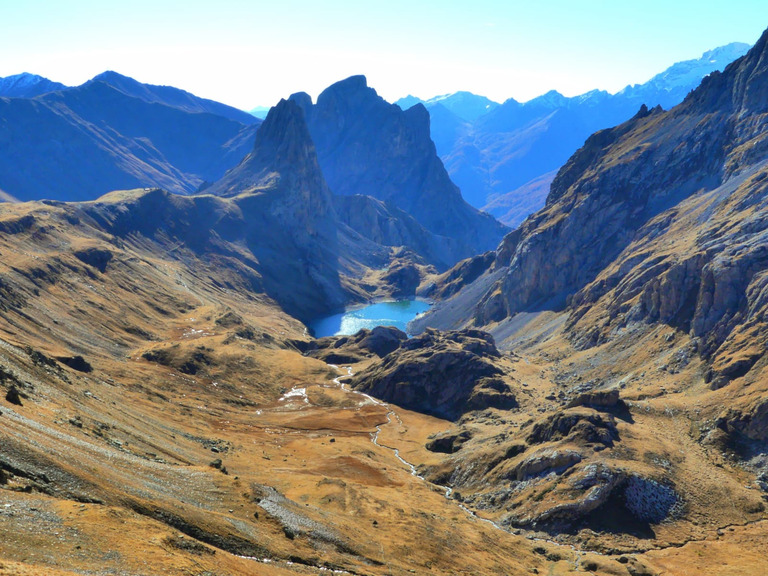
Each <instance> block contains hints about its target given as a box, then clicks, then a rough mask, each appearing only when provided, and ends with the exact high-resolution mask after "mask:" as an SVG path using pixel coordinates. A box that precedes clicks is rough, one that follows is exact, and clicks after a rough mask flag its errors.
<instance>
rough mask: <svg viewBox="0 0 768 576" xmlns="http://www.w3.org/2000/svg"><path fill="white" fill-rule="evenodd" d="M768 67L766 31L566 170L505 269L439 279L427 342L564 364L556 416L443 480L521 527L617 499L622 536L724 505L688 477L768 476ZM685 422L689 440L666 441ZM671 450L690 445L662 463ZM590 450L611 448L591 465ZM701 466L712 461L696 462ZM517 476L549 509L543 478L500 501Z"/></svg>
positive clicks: (467, 269) (587, 516)
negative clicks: (626, 529)
mask: <svg viewBox="0 0 768 576" xmlns="http://www.w3.org/2000/svg"><path fill="white" fill-rule="evenodd" d="M766 62H768V32H766V33H764V34H763V36H762V38H761V39H760V40H759V41H758V43H757V44H756V45H755V46H754V47H753V48H752V49H751V50H750V51H749V52H748V53H747V55H745V56H744V57H742V58H740V59H738V60H736V61H735V62H733V63H732V64H730V65H729V66H727V67H726V68H725V70H724V71H723V72H722V73H721V72H714V73H712V74H710V75H709V76H708V77H706V78H705V79H704V80H703V81H702V83H701V85H700V86H699V87H698V88H697V89H696V90H694V91H692V92H691V93H690V94H689V95H688V96H687V97H686V98H685V100H684V101H683V102H682V103H681V104H680V105H678V106H676V107H674V108H672V109H671V110H669V111H664V110H663V109H662V108H661V107H660V106H657V107H655V108H653V109H649V108H647V107H645V106H643V107H642V108H641V109H640V111H639V112H638V113H637V114H636V115H635V116H634V117H633V118H632V119H630V120H628V121H627V122H624V123H623V124H620V125H619V126H616V127H614V128H609V129H606V130H602V131H598V132H597V133H595V134H593V135H592V136H590V137H589V138H588V139H587V141H586V142H585V144H584V146H583V147H581V148H580V149H579V150H578V151H577V152H576V153H575V154H574V155H573V156H572V157H571V158H570V159H569V160H568V162H567V163H566V164H565V166H564V167H563V168H562V169H561V170H560V171H559V172H558V174H557V176H556V177H555V179H554V181H553V183H552V187H551V192H550V194H549V196H548V197H547V203H546V206H545V207H544V208H543V209H541V210H540V211H538V212H536V213H535V214H533V215H531V216H530V217H528V218H527V219H526V220H525V221H524V222H523V224H522V225H521V226H520V227H519V228H517V229H516V230H515V231H514V232H512V233H510V234H509V235H507V237H506V238H505V239H504V241H503V242H502V243H501V244H500V246H499V248H498V249H497V250H496V252H495V253H494V254H493V256H492V257H490V258H489V257H488V256H483V257H478V258H477V259H476V261H477V265H475V266H472V265H471V263H463V264H462V265H461V266H460V267H458V268H456V269H454V270H451V271H449V272H447V273H446V274H445V275H444V277H443V278H442V280H440V281H438V282H437V283H436V285H435V286H436V287H435V288H434V289H435V290H436V291H437V296H438V297H439V298H441V299H442V301H441V302H440V304H438V305H437V306H436V307H435V308H434V309H433V310H432V311H430V312H429V313H428V314H427V315H426V316H425V317H424V318H421V319H418V320H416V321H415V323H414V327H413V330H415V331H417V332H418V330H419V329H423V328H424V327H425V326H429V327H432V328H441V329H456V328H462V327H471V328H472V329H483V330H488V331H489V332H490V333H491V334H493V336H494V338H495V341H496V343H497V344H498V345H499V346H500V348H503V349H508V350H513V351H515V352H516V353H518V354H524V355H525V358H532V357H536V358H538V359H539V360H536V361H541V360H543V361H544V362H545V363H546V364H547V365H548V366H549V367H550V368H549V369H550V370H551V374H552V381H551V382H552V383H551V387H550V395H549V396H548V398H549V400H550V401H553V402H554V403H555V404H558V405H559V407H557V408H555V409H554V412H552V413H551V414H550V415H548V416H547V417H546V418H543V419H541V420H539V421H538V423H537V424H535V425H534V426H533V427H528V428H527V434H528V436H527V438H526V442H527V444H526V445H522V444H521V445H520V447H519V448H518V450H519V453H520V454H521V456H519V457H518V456H516V457H515V458H514V459H511V460H510V461H507V463H506V464H495V463H489V462H490V461H488V460H487V458H489V457H490V456H491V455H492V453H491V452H490V451H489V452H488V453H486V454H482V451H481V450H480V448H479V446H480V444H477V445H473V446H472V447H469V448H468V451H467V452H465V453H464V454H463V455H462V456H460V457H454V458H453V460H452V463H451V465H450V466H447V468H450V469H452V470H465V471H466V472H454V476H452V478H453V479H455V481H457V482H458V483H459V484H462V485H463V486H464V489H465V491H470V492H474V493H475V494H476V497H475V498H474V499H473V502H475V503H476V504H477V505H480V506H483V507H490V508H494V507H495V508H497V509H498V510H499V513H500V517H501V518H503V519H504V521H505V522H508V523H509V524H510V525H512V526H529V527H530V526H550V528H549V529H553V527H554V526H557V525H558V524H559V523H563V522H565V523H571V524H573V523H574V522H576V523H577V525H579V526H590V525H591V526H592V527H593V528H592V529H596V528H595V527H598V526H599V527H602V528H601V529H608V526H610V520H609V519H608V518H607V517H603V516H600V514H599V513H597V511H598V510H600V506H602V505H603V504H606V505H607V506H617V505H618V504H617V502H620V503H621V506H623V507H624V508H623V509H622V508H618V509H616V511H615V512H614V515H616V516H618V517H623V520H621V521H620V522H619V524H620V525H621V524H623V525H625V526H631V525H632V522H633V521H638V520H641V521H643V522H648V521H650V522H651V523H652V524H654V525H655V526H656V525H657V523H658V521H659V519H660V518H661V517H666V518H669V519H671V520H672V521H675V520H676V519H682V518H686V517H687V518H689V519H690V514H692V511H693V510H695V509H696V508H697V507H703V508H705V509H707V510H708V512H707V514H711V515H714V516H717V515H718V514H719V512H716V509H717V508H718V507H723V506H725V507H727V506H728V505H729V504H728V503H727V502H726V501H720V500H718V499H717V498H708V497H707V496H706V495H705V494H703V493H701V492H700V490H701V489H702V488H701V487H702V486H705V485H708V484H709V482H710V480H709V479H705V478H704V473H695V472H693V470H694V468H691V466H702V467H703V468H702V470H706V469H710V467H711V466H712V465H713V464H712V463H713V462H716V461H717V459H718V458H719V457H723V458H726V460H727V462H728V464H727V465H726V469H728V470H732V471H733V473H735V474H736V475H738V472H737V471H739V470H751V471H752V472H753V473H756V474H757V476H758V477H760V478H762V477H763V476H762V475H764V474H766V471H765V450H766V442H768V419H767V415H768V401H766V394H768V388H767V387H766V383H767V382H768V379H766V370H767V369H768V364H767V363H766V354H765V350H766V344H767V343H768V324H767V323H766V321H765V314H764V311H765V310H766V306H768V300H766V290H765V282H766V278H768V259H767V258H766V249H765V246H766V245H765V234H766V222H768V204H766V191H767V189H766V182H768V180H766V177H767V176H768V163H767V161H766V158H767V156H766V151H767V150H768V148H767V147H766V143H768V130H766V127H765V124H764V122H763V121H762V120H763V118H764V117H765V114H766V113H767V112H768V105H767V104H766V102H768V100H766V93H767V91H768V66H766ZM545 377H546V376H545ZM584 406H590V407H591V408H590V410H587V411H585V410H584V408H583V407H584ZM625 409H626V410H628V411H629V412H628V413H627V412H622V411H623V410H625ZM641 410H648V412H647V413H648V414H649V415H651V416H650V419H649V420H647V419H645V418H643V417H641V412H640V411H641ZM622 414H623V415H622ZM654 414H655V416H653V415H654ZM652 421H653V422H654V423H653V424H651V422H652ZM566 422H568V423H567V424H566ZM578 422H582V425H581V426H582V428H581V431H579V432H576V426H577V425H578V424H577V423H578ZM585 422H589V423H590V424H589V425H587V424H586V423H585ZM614 424H616V425H617V427H616V428H615V429H614ZM649 425H650V427H646V426H649ZM677 427H683V428H686V430H687V431H685V432H682V434H679V433H675V437H676V438H677V440H672V436H669V435H668V432H669V431H671V430H673V429H675V428H677ZM599 428H602V429H603V430H602V431H599V430H598V429H599ZM587 430H590V432H588V433H587V432H586V431H587ZM641 430H642V432H641ZM641 437H642V438H643V440H640V438H641ZM579 438H581V441H579ZM542 440H546V441H547V442H550V441H556V442H555V444H554V445H552V444H550V445H549V449H550V450H554V451H555V452H550V453H549V454H548V455H547V456H546V457H545V455H544V453H543V452H541V451H540V450H539V451H536V449H534V447H535V446H537V445H539V444H540V442H542ZM670 441H672V442H682V443H684V444H685V445H690V448H687V449H685V450H679V451H675V454H674V455H673V454H672V453H671V452H665V453H666V454H667V456H664V457H662V459H661V460H657V459H656V457H655V456H653V457H651V456H649V455H650V454H659V452H658V451H657V450H661V451H662V452H664V451H665V450H668V449H669V447H670V445H669V444H667V443H668V442H670ZM580 442H586V444H583V443H582V444H580ZM589 442H600V443H602V445H603V446H602V447H598V450H599V451H598V452H597V453H594V454H595V455H592V456H590V455H588V454H589V451H588V449H587V450H585V447H586V446H589ZM664 445H666V446H667V448H662V446H664ZM593 446H594V444H593ZM622 450H629V452H623V453H625V454H629V453H630V452H632V451H638V452H637V453H639V452H642V451H645V454H646V455H647V460H646V462H647V466H646V467H645V468H637V466H636V465H635V464H632V463H631V462H630V461H631V460H632V458H631V457H627V458H625V457H624V456H620V455H619V454H621V453H622V452H621V451H622ZM569 451H570V452H569ZM695 453H696V454H700V455H702V456H703V457H704V460H703V461H702V462H701V463H700V464H697V465H694V464H693V461H694V460H695V459H697V458H698V456H696V455H695ZM537 454H538V458H539V460H538V461H537V460H535V458H534V456H536V455H537ZM606 454H607V455H608V456H607V457H606ZM613 457H616V458H618V459H619V460H620V462H611V458H613ZM665 458H671V459H672V460H669V461H668V464H667V463H664V460H665ZM542 459H545V460H547V462H546V463H544V462H542V461H541V460H542ZM673 460H674V462H673ZM513 465H514V466H517V468H515V469H514V472H513V473H514V474H516V478H517V480H518V481H520V480H526V479H527V478H530V477H531V472H530V468H528V467H529V466H534V467H535V468H534V469H535V474H542V475H545V474H549V473H554V476H551V477H550V478H551V481H550V483H549V484H547V488H546V489H547V490H548V492H549V494H550V496H549V497H548V498H547V499H545V500H540V501H539V503H535V504H534V503H531V502H530V501H528V502H526V501H525V498H526V496H524V495H526V494H527V497H528V498H530V497H531V496H532V495H533V492H531V490H532V487H533V485H531V484H527V485H523V484H521V485H519V489H518V492H519V493H520V495H519V496H518V495H517V494H516V493H515V492H512V493H511V494H510V493H504V491H503V490H502V488H501V487H503V486H504V482H503V480H502V478H503V477H504V475H505V474H509V473H510V471H511V470H512V468H510V467H511V466H513ZM721 465H722V464H721ZM484 466H486V467H487V466H491V467H492V468H494V469H495V470H496V472H491V475H493V474H498V478H499V480H498V483H497V489H495V490H489V489H487V488H486V486H487V484H485V483H486V482H488V476H487V475H485V476H483V475H477V474H475V473H473V472H471V471H472V470H477V469H479V468H480V469H481V468H483V467H484ZM521 466H522V468H520V467H521ZM582 466H583V468H582ZM542 469H544V470H548V471H549V472H547V471H545V472H542ZM565 469H567V470H570V472H568V475H567V477H566V475H561V474H562V472H561V471H562V470H565ZM507 477H508V476H507ZM540 477H543V476H540ZM638 478H640V479H641V480H638ZM734 479H735V476H733V477H731V479H730V480H728V479H725V478H723V480H722V482H724V483H729V482H732V481H733V480H734ZM637 482H640V483H641V484H643V487H642V488H639V487H638V485H637ZM513 485H514V484H513ZM542 485H543V484H539V487H540V488H541V487H542ZM713 486H714V485H712V486H710V488H712V487H713ZM760 486H762V484H760ZM765 487H768V485H767V486H765ZM710 488H706V489H705V490H709V489H710ZM637 490H639V492H637ZM750 490H751V488H750ZM463 493H464V492H463ZM651 493H653V494H654V495H653V496H651ZM558 494H559V496H558ZM640 494H645V495H643V496H640ZM618 495H620V497H619V500H613V499H612V498H615V497H616V496H618ZM755 496H756V497H757V498H758V499H759V500H760V501H759V502H758V501H757V500H755V501H753V504H750V505H748V506H746V508H743V509H741V511H740V512H739V513H738V514H737V516H740V517H742V518H745V519H746V518H749V517H750V514H751V513H752V511H755V512H758V511H759V512H760V513H762V512H763V511H764V510H765V506H764V504H763V503H762V501H763V500H766V498H765V495H764V494H762V495H761V494H760V493H755ZM646 497H648V498H652V499H653V500H654V505H653V506H652V507H649V506H650V504H651V502H650V501H644V499H645V498H646ZM741 497H742V496H738V497H736V496H735V494H734V498H736V499H737V500H738V499H739V498H741ZM563 498H566V499H567V500H568V504H563ZM634 498H640V500H639V501H638V505H639V502H640V501H643V502H642V506H643V508H642V509H640V508H636V507H635V505H634V504H631V501H632V500H633V499H634ZM744 498H747V499H751V494H750V495H749V496H747V495H744ZM729 500H730V499H729ZM731 501H732V500H731ZM547 502H549V504H547ZM661 502H666V504H664V505H663V506H662V505H661V504H660V503H661ZM659 506H661V507H659ZM675 506H684V509H683V508H680V509H676V508H675ZM684 510H685V511H684ZM723 510H724V508H723ZM622 515H624V516H622ZM734 518H735V517H734ZM679 521H681V522H682V523H683V524H685V523H686V522H687V521H688V520H679ZM716 522H718V521H716ZM692 526H693V525H692V524H689V527H692ZM654 530H655V528H654ZM662 531H663V530H661V529H659V531H657V532H656V536H655V537H656V538H659V537H660V533H661V532H662ZM642 532H643V529H640V528H637V532H636V534H641V533H642ZM641 537H642V536H641Z"/></svg>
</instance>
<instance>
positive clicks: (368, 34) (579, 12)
mask: <svg viewBox="0 0 768 576" xmlns="http://www.w3.org/2000/svg"><path fill="white" fill-rule="evenodd" d="M0 7H1V8H2V11H1V12H0V13H1V14H2V20H1V21H0V54H2V58H0V77H5V76H10V75H13V74H19V73H21V72H30V73H34V74H40V75H41V76H45V77H47V78H50V79H51V80H55V81H58V82H62V83H64V84H67V85H70V86H74V85H79V84H82V83H83V82H85V81H87V80H88V79H90V78H92V77H93V76H95V75H97V74H99V73H101V72H104V71H105V70H114V71H116V72H119V73H121V74H125V75H126V76H131V77H132V78H135V79H136V80H138V81H140V82H145V83H149V84H162V85H170V86H175V87H177V88H182V89H184V90H187V91H189V92H192V93H193V94H196V95H198V96H202V97H205V98H210V99H213V100H217V101H220V102H223V103H226V104H229V105H232V106H235V107H237V108H241V109H244V110H249V109H251V108H254V107H256V106H271V105H273V104H275V103H276V102H277V101H278V100H279V99H280V98H287V97H288V96H289V95H290V94H292V93H294V92H298V91H304V92H308V93H309V94H310V95H311V96H312V97H313V98H315V97H316V96H317V94H318V93H319V92H321V91H322V90H323V89H324V88H326V87H327V86H329V85H330V84H332V83H334V82H336V81H338V80H341V79H343V78H346V77H348V76H351V75H354V74H364V75H365V76H366V77H367V78H368V84H369V86H372V87H373V88H375V89H376V91H377V92H378V93H379V94H380V95H381V96H383V97H384V98H385V99H387V100H389V101H390V102H393V101H395V100H397V99H398V98H401V97H403V96H406V95H408V94H412V95H415V96H418V97H421V98H424V99H427V98H431V97H433V96H436V95H439V94H446V93H451V92H456V91H459V90H468V91H471V92H474V93H475V94H482V95H484V96H487V97H489V98H491V99H492V100H495V101H498V102H502V101H504V100H506V99H508V98H515V99H516V100H519V101H526V100H529V99H531V98H534V97H536V96H538V95H541V94H543V93H545V92H547V91H548V90H551V89H555V90H558V91H559V92H561V93H563V94H565V95H566V96H575V95H578V94H582V93H584V92H587V91H589V90H592V89H602V90H607V91H609V92H616V91H618V90H620V89H622V88H623V87H624V86H626V85H628V84H636V83H642V82H645V81H647V80H648V79H650V78H651V77H652V76H653V75H655V74H657V73H658V72H661V71H662V70H664V69H665V68H667V67H669V66H670V65H671V64H673V63H675V62H679V61H682V60H690V59H693V58H698V57H700V56H701V54H702V53H703V52H705V51H706V50H709V49H712V48H715V47H718V46H722V45H725V44H728V43H731V42H746V43H749V44H754V43H755V42H756V41H757V40H758V38H759V37H760V34H761V33H762V31H763V30H764V29H765V28H766V27H768V2H765V1H764V0H762V1H757V0H733V1H731V2H727V3H726V2H711V3H701V2H687V1H683V2H679V1H675V2H669V1H666V2H660V1H656V0H651V1H647V2H643V3H634V2H632V3H630V2H624V1H616V0H614V1H610V2H609V1H603V0H582V1H580V2H574V1H567V0H550V1H541V2H535V3H533V2H516V1H507V2H502V1H495V0H476V1H474V2H451V1H442V2H435V1H423V2H405V1H401V0H393V1H390V2H386V3H385V2H345V1H340V0H327V1H326V2H323V3H319V2H309V1H306V0H293V1H291V0H283V1H281V2H258V1H257V2H253V1H251V2H248V1H240V0H231V1H221V2H218V3H216V4H215V5H214V4H213V3H210V2H202V1H197V0H190V1H187V2H163V1H162V0H158V1H154V2H149V1H147V0H136V1H133V2H119V3H118V2H103V1H102V2H93V1H66V0H64V1H58V2H53V1H50V0H49V1H43V0H27V1H24V2H18V1H9V0H0Z"/></svg>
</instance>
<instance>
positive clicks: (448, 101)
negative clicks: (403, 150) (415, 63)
mask: <svg viewBox="0 0 768 576" xmlns="http://www.w3.org/2000/svg"><path fill="white" fill-rule="evenodd" d="M395 104H397V105H398V106H400V108H402V109H403V110H408V108H411V107H412V106H415V105H416V104H424V106H425V107H426V108H427V110H431V109H432V108H433V107H435V106H437V105H440V106H442V107H443V108H445V109H446V110H448V111H449V112H451V113H453V114H455V115H456V116H457V117H458V118H460V119H461V120H464V121H465V122H472V121H474V120H475V119H476V118H478V117H479V116H482V115H483V114H487V113H488V112H490V111H491V110H493V109H495V108H497V107H498V106H499V103H498V102H494V101H493V100H490V99H488V98H486V97H485V96H478V95H477V94H472V92H454V93H453V94H444V95H442V96H435V97H434V98H430V99H429V100H422V99H420V98H417V97H416V96H406V97H405V98H401V99H400V100H398V101H397V102H395Z"/></svg>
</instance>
